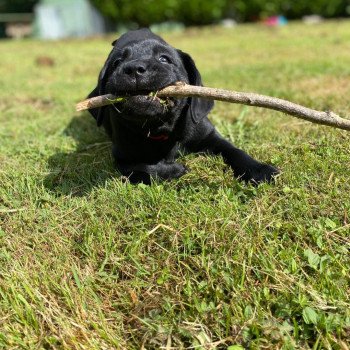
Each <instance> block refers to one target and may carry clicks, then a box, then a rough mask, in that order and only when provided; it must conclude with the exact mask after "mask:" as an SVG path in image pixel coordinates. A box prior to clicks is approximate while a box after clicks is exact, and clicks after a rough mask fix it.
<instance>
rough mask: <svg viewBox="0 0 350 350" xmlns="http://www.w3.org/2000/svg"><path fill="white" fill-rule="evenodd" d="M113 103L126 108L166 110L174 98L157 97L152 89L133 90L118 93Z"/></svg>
mask: <svg viewBox="0 0 350 350" xmlns="http://www.w3.org/2000/svg"><path fill="white" fill-rule="evenodd" d="M118 95H119V97H118V98H117V99H116V100H115V103H116V104H118V105H119V106H120V107H122V108H123V107H124V108H126V109H135V108H136V107H137V108H144V111H147V110H149V109H152V110H159V111H162V112H166V111H168V110H169V109H171V108H172V107H174V106H175V99H174V98H172V97H158V96H157V92H154V91H145V90H143V91H133V92H131V93H123V94H118Z"/></svg>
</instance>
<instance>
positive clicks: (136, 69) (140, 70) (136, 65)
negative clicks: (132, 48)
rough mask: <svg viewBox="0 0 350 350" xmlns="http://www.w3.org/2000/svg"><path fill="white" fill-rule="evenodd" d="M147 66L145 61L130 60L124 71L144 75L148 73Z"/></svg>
mask: <svg viewBox="0 0 350 350" xmlns="http://www.w3.org/2000/svg"><path fill="white" fill-rule="evenodd" d="M146 71H147V66H146V64H145V63H143V62H140V61H137V62H129V63H126V64H125V65H124V68H123V72H124V73H125V74H127V75H134V76H136V75H142V74H144V73H146Z"/></svg>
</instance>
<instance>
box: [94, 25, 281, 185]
mask: <svg viewBox="0 0 350 350" xmlns="http://www.w3.org/2000/svg"><path fill="white" fill-rule="evenodd" d="M112 45H113V49H112V51H111V53H110V54H109V56H108V59H107V61H106V63H105V65H104V67H103V68H102V70H101V72H100V75H99V78H98V83H97V86H96V88H95V89H94V90H93V91H92V92H91V93H90V95H89V97H93V96H98V95H103V94H106V93H111V94H114V95H117V96H120V95H127V96H129V97H128V98H127V99H126V102H120V103H115V104H113V105H109V106H105V107H101V108H96V109H90V113H91V114H92V115H93V116H94V118H95V119H96V120H97V125H99V126H100V125H103V126H104V127H105V129H106V131H107V133H108V135H109V136H110V137H111V139H112V142H113V156H114V158H115V161H116V166H117V168H118V170H119V171H120V172H121V173H122V174H123V175H125V176H127V177H128V178H129V179H130V181H131V182H132V183H138V182H143V183H146V184H149V183H150V182H151V178H160V179H172V178H178V177H180V176H182V175H183V174H185V173H186V168H185V166H183V165H182V164H179V163H176V162H175V158H176V156H177V154H178V152H179V150H181V151H184V152H205V153H208V154H215V155H221V156H222V157H223V159H224V161H225V162H226V163H227V164H228V165H229V166H230V167H231V168H232V170H233V172H234V175H235V176H236V177H239V178H241V179H243V180H245V181H252V182H254V183H259V182H262V181H270V180H271V179H272V177H273V176H274V175H276V174H277V173H278V170H277V169H276V168H274V167H272V166H270V165H267V164H263V163H260V162H258V161H256V160H255V159H253V158H251V157H250V156H249V155H247V154H246V153H245V152H243V151H242V150H240V149H238V148H236V147H234V146H233V145H232V144H230V143H229V142H228V141H226V140H225V139H224V138H222V137H221V136H220V134H219V133H218V132H217V131H216V130H215V128H214V126H213V125H212V124H211V122H210V121H209V120H208V118H207V115H208V113H209V112H210V110H211V109H212V108H213V105H214V103H213V101H209V100H205V99H200V98H183V99H172V98H171V99H170V98H168V99H166V100H165V101H164V100H161V99H159V98H157V97H156V96H154V95H153V96H152V95H147V94H148V93H150V92H155V91H157V90H159V89H162V88H164V87H166V86H168V85H171V84H174V83H175V82H178V81H182V82H186V83H188V84H192V85H198V86H202V81H201V76H200V74H199V72H198V70H197V68H196V66H195V63H194V62H193V60H192V58H191V57H190V56H189V55H188V54H187V53H184V52H182V51H180V50H177V49H175V48H173V47H171V46H170V45H168V44H167V43H166V42H165V41H164V40H163V39H162V38H160V37H159V36H157V35H155V34H153V33H152V32H151V31H150V30H148V29H140V30H135V31H130V32H128V33H126V34H124V35H122V36H121V37H120V38H119V39H118V40H116V41H114V42H113V44H112ZM140 94H144V95H142V96H140Z"/></svg>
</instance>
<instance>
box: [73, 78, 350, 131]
mask: <svg viewBox="0 0 350 350" xmlns="http://www.w3.org/2000/svg"><path fill="white" fill-rule="evenodd" d="M156 95H157V97H177V98H185V97H200V98H205V99H210V100H218V101H224V102H231V103H239V104H244V105H248V106H255V107H263V108H269V109H273V110H276V111H280V112H283V113H286V114H290V115H292V116H294V117H297V118H301V119H305V120H308V121H310V122H312V123H317V124H322V125H328V126H332V127H334V128H338V129H343V130H349V131H350V120H349V119H344V118H341V117H340V116H339V115H337V114H335V113H334V112H331V111H324V112H321V111H316V110H314V109H310V108H307V107H304V106H301V105H298V104H296V103H293V102H290V101H287V100H282V99H280V98H275V97H270V96H265V95H259V94H254V93H249V92H237V91H229V90H224V89H216V88H208V87H203V86H193V85H188V84H185V83H181V82H180V83H176V84H175V85H171V86H168V87H166V88H164V89H162V90H159V91H157V93H156ZM125 98H127V97H125V96H124V97H116V96H114V95H110V94H109V95H102V96H97V97H93V98H90V99H87V100H85V101H82V102H80V103H78V104H77V105H76V110H77V111H83V110H86V109H91V108H97V107H102V106H106V105H109V104H112V103H116V102H121V101H123V100H124V99H125Z"/></svg>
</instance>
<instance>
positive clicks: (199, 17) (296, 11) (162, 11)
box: [91, 0, 350, 26]
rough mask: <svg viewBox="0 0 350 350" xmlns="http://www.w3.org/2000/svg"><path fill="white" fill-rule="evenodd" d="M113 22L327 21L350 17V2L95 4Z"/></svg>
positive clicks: (134, 0) (131, 0)
mask: <svg viewBox="0 0 350 350" xmlns="http://www.w3.org/2000/svg"><path fill="white" fill-rule="evenodd" d="M91 2H92V3H93V4H94V5H95V6H96V7H97V8H98V9H99V10H100V11H101V12H102V13H103V14H104V15H105V16H106V17H108V18H110V19H111V20H112V21H113V22H118V23H124V24H125V23H126V24H127V23H136V24H138V25H139V26H148V25H150V24H152V23H160V22H164V21H178V22H182V23H185V24H186V25H202V24H210V23H215V22H216V21H218V20H220V19H222V18H227V17H230V18H234V19H236V20H238V21H241V22H242V21H250V20H256V19H258V18H262V17H266V16H270V15H277V14H282V15H285V16H286V17H287V18H290V19H295V18H301V17H302V16H304V15H310V14H318V15H321V16H323V17H326V18H330V17H342V16H348V15H349V13H350V0H331V1H330V0H313V1H305V0H296V1H292V0H143V1H139V0H91Z"/></svg>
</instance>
